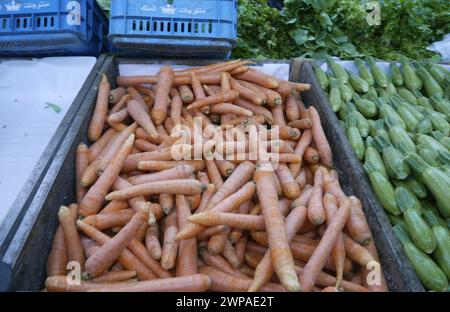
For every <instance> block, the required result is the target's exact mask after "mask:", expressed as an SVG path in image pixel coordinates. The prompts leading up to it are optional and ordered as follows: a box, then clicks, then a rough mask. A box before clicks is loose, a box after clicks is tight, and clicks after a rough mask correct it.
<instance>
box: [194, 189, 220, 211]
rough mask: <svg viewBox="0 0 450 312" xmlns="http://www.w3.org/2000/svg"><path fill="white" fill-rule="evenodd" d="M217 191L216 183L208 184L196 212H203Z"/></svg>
mask: <svg viewBox="0 0 450 312" xmlns="http://www.w3.org/2000/svg"><path fill="white" fill-rule="evenodd" d="M215 192H216V187H215V185H214V184H208V185H207V186H206V190H205V191H204V192H203V194H202V198H201V200H200V205H199V206H198V208H197V210H196V212H202V211H205V210H206V208H207V206H208V203H209V201H210V199H211V198H212V196H213V195H214V193H215Z"/></svg>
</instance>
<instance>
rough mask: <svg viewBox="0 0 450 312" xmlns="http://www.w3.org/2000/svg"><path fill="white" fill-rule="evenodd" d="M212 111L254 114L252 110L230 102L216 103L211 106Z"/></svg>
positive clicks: (244, 114)
mask: <svg viewBox="0 0 450 312" xmlns="http://www.w3.org/2000/svg"><path fill="white" fill-rule="evenodd" d="M210 112H211V113H212V114H236V115H239V116H247V117H251V116H253V112H252V111H250V110H248V109H245V108H242V107H240V106H237V105H233V104H229V103H221V104H215V105H213V106H212V107H211V109H210Z"/></svg>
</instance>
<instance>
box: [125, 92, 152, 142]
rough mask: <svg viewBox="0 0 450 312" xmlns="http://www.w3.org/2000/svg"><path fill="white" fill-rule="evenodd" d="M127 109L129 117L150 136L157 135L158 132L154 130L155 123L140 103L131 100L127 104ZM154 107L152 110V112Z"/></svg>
mask: <svg viewBox="0 0 450 312" xmlns="http://www.w3.org/2000/svg"><path fill="white" fill-rule="evenodd" d="M127 111H128V113H129V114H130V116H131V117H133V119H134V120H135V121H136V122H137V123H138V124H139V125H140V126H141V127H142V128H144V130H145V131H146V132H147V133H148V134H149V135H150V136H152V137H154V138H156V137H157V136H158V132H157V131H156V128H155V125H154V124H153V121H152V120H151V118H150V116H149V115H148V113H147V112H146V111H145V110H144V108H143V107H142V105H141V104H140V103H139V102H137V101H135V100H131V101H129V102H128V104H127ZM153 111H154V109H153V110H152V112H153Z"/></svg>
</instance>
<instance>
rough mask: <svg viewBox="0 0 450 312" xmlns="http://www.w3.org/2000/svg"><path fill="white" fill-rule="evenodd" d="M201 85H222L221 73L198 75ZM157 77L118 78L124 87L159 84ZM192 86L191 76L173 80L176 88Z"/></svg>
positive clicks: (118, 82)
mask: <svg viewBox="0 0 450 312" xmlns="http://www.w3.org/2000/svg"><path fill="white" fill-rule="evenodd" d="M198 79H199V82H200V83H203V84H208V85H209V84H219V83H220V73H217V72H215V73H214V72H213V73H201V74H199V75H198ZM157 83H158V77H157V76H129V77H126V76H119V77H117V84H118V85H119V86H122V87H127V86H136V85H142V84H157ZM189 84H191V76H190V75H183V76H176V77H175V78H174V80H173V85H174V86H181V85H189Z"/></svg>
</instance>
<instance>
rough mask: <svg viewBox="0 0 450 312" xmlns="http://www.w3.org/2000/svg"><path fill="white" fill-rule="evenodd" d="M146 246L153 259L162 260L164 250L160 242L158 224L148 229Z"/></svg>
mask: <svg viewBox="0 0 450 312" xmlns="http://www.w3.org/2000/svg"><path fill="white" fill-rule="evenodd" d="M145 246H146V247H147V250H148V252H149V254H150V256H152V258H153V259H155V260H160V259H161V254H162V248H161V243H160V242H159V228H158V225H157V224H152V225H150V226H149V227H148V229H147V232H146V233H145Z"/></svg>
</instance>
